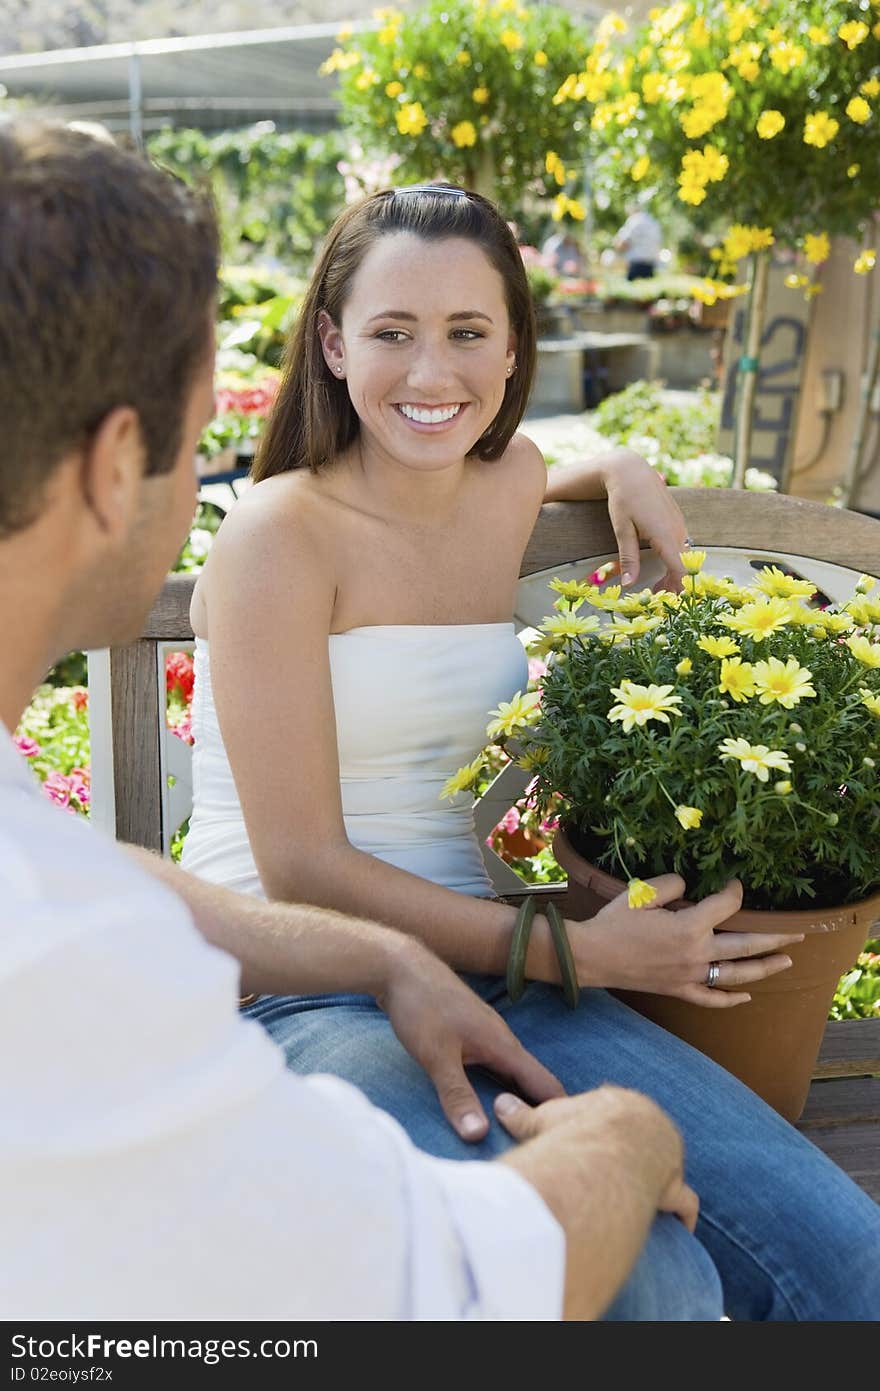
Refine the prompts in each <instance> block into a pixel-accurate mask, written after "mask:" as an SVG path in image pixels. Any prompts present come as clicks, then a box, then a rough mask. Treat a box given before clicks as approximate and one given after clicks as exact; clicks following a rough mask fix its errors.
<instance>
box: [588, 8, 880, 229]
mask: <svg viewBox="0 0 880 1391" xmlns="http://www.w3.org/2000/svg"><path fill="white" fill-rule="evenodd" d="M846 25H850V26H852V25H856V26H861V27H857V28H856V29H851V28H850V29H847V28H844V35H843V37H841V34H840V30H841V27H842V26H846ZM603 43H604V49H602V50H601V51H598V52H597V51H595V50H594V55H593V60H592V61H593V69H594V70H593V74H592V75H593V78H594V81H593V85H592V88H591V87H590V85H589V84H586V85H585V94H589V95H590V96H591V98H592V99H593V100H595V101H596V103H597V105H596V106H595V109H594V111H593V114H592V118H591V127H592V136H593V143H594V148H595V150H596V152H597V159H596V166H595V187H596V189H597V190H598V193H599V196H600V197H601V198H603V200H604V201H605V202H609V201H615V200H616V201H617V202H618V203H619V202H620V201H621V200H624V201H626V202H631V200H632V198H633V197H634V196H635V195H636V194H637V193H638V192H639V191H640V190H642V189H646V190H652V189H653V190H654V192H655V193H659V194H660V195H661V196H662V197H663V198H665V199H666V201H667V203H668V204H669V205H671V206H677V207H678V208H679V209H681V208H682V207H684V208H686V210H687V211H688V213H689V215H690V217H691V218H692V220H693V223H694V225H695V226H697V227H705V226H707V225H712V224H713V223H717V222H718V221H719V220H720V221H721V222H723V223H729V222H736V223H744V224H753V225H758V226H761V227H770V228H772V229H773V232H774V233H775V236H776V239H777V240H778V241H785V242H788V243H790V244H794V243H796V242H797V241H798V240H799V239H800V238H801V237H803V236H804V235H805V234H806V233H813V234H816V233H819V232H821V231H825V232H827V233H828V234H829V235H834V234H836V233H842V234H849V235H853V234H854V233H856V231H857V229H858V228H859V227H860V226H861V225H862V224H863V223H864V222H865V220H866V219H867V218H868V217H869V216H870V215H871V214H872V213H873V211H874V208H875V206H876V202H877V169H878V167H880V113H878V108H877V93H876V92H875V90H874V81H875V79H876V78H877V76H878V73H880V23H878V12H877V8H876V6H874V7H873V8H869V6H868V5H867V4H855V3H852V2H851V0H762V3H760V4H754V3H753V4H751V5H747V4H734V3H728V0H691V3H685V4H674V5H671V6H668V7H666V8H664V9H657V10H652V11H651V17H650V19H649V20H648V21H647V22H646V23H645V24H643V25H641V26H639V27H638V28H636V29H635V30H634V31H627V32H626V33H623V34H621V33H620V32H617V33H613V32H610V31H609V32H608V33H606V34H605V35H604V39H603ZM600 79H601V80H600ZM606 79H607V80H606ZM865 84H867V87H866V86H865ZM602 89H604V90H602ZM878 90H880V89H878ZM854 98H858V103H857V105H856V106H855V107H852V106H850V103H851V102H852V100H853V99H854ZM572 102H574V103H575V104H571V103H572ZM576 102H577V97H576V96H575V95H574V94H572V96H571V97H570V98H569V100H568V101H567V102H566V105H565V107H563V109H569V110H571V111H576V110H577V109H578V106H577V104H576ZM763 113H779V116H781V117H782V118H783V119H784V125H782V126H781V128H779V129H778V130H777V129H776V126H777V125H778V124H779V122H778V118H777V116H776V115H775V114H774V115H771V116H770V117H769V118H768V117H766V116H765V118H764V122H762V125H761V131H762V133H761V134H759V121H760V119H761V117H762V115H763ZM816 118H818V122H819V124H818V127H817V128H816V129H815V131H814V130H811V129H810V127H811V126H813V124H814V123H815V121H816ZM826 118H827V119H826ZM768 119H769V126H768V124H766V123H767V121H768ZM773 132H775V133H773ZM805 135H806V137H807V139H806V140H805ZM702 152H708V155H709V158H710V160H711V161H713V164H714V168H713V173H712V174H711V175H710V176H709V177H708V178H707V177H705V174H706V166H705V165H703V164H702ZM686 161H687V162H686ZM701 171H702V172H701Z"/></svg>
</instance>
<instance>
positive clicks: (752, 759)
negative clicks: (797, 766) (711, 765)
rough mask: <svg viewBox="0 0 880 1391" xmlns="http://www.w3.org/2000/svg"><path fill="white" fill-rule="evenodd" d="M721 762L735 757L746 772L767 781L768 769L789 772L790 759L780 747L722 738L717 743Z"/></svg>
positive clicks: (746, 740) (761, 780)
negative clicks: (772, 747) (773, 747)
mask: <svg viewBox="0 0 880 1391" xmlns="http://www.w3.org/2000/svg"><path fill="white" fill-rule="evenodd" d="M718 747H719V749H720V750H721V759H722V762H723V761H724V760H725V759H728V758H735V759H737V760H738V761H739V763H740V764H741V765H742V769H743V771H744V772H746V773H754V774H755V775H756V777H757V778H758V780H759V781H760V782H767V781H768V779H769V777H770V769H771V768H778V769H779V770H780V771H781V772H783V773H790V772H791V759H790V758H789V756H788V754H787V753H783V752H782V750H781V749H768V747H767V745H766V744H750V743H749V741H748V739H722V741H721V743H720V744H719V745H718Z"/></svg>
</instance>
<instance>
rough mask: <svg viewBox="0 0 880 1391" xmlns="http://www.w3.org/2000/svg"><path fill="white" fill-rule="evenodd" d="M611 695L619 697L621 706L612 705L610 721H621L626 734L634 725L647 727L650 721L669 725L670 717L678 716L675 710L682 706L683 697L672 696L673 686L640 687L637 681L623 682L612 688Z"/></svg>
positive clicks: (609, 712)
mask: <svg viewBox="0 0 880 1391" xmlns="http://www.w3.org/2000/svg"><path fill="white" fill-rule="evenodd" d="M611 694H612V695H615V696H617V699H618V700H619V702H620V704H619V705H612V707H611V709H610V710H609V711H608V718H609V720H612V721H613V720H621V721H622V723H623V732H624V734H629V732H630V730H631V729H632V728H633V726H634V725H645V724H647V723H648V720H660V721H661V722H662V723H663V724H669V716H670V714H671V715H678V714H679V713H680V712H679V711H678V710H676V709H675V706H676V705H680V704H681V696H677V695H673V694H672V687H671V686H655V685H650V686H640V685H638V684H637V683H636V682H635V681H627V680H624V681H621V683H620V685H619V686H612V687H611Z"/></svg>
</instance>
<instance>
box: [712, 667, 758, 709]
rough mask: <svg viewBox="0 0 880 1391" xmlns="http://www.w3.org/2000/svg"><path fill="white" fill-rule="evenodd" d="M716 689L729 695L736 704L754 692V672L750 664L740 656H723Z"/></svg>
mask: <svg viewBox="0 0 880 1391" xmlns="http://www.w3.org/2000/svg"><path fill="white" fill-rule="evenodd" d="M718 675H719V681H718V689H719V691H720V692H721V694H722V695H729V696H730V698H731V699H732V700H735V701H736V703H737V705H739V704H740V702H741V701H744V700H748V699H749V697H750V696H753V695H754V694H755V682H754V674H753V672H752V668H751V665H750V664H749V663H748V662H744V661H743V660H742V658H741V657H725V658H723V660H722V662H721V671H720V672H719V674H718Z"/></svg>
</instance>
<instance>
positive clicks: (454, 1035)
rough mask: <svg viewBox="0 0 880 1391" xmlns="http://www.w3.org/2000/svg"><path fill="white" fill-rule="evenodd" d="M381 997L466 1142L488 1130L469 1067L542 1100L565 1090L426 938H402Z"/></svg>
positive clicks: (382, 1003) (396, 1028) (487, 1123)
mask: <svg viewBox="0 0 880 1391" xmlns="http://www.w3.org/2000/svg"><path fill="white" fill-rule="evenodd" d="M376 999H377V1003H378V1004H379V1006H380V1008H381V1009H383V1010H384V1011H385V1013H386V1014H387V1015H388V1018H389V1019H390V1021H391V1026H392V1028H393V1029H394V1032H395V1033H396V1034H397V1037H398V1038H399V1039H400V1042H401V1043H402V1044H403V1046H404V1048H405V1049H406V1050H407V1052H408V1053H409V1054H410V1055H411V1056H412V1057H413V1058H415V1060H416V1062H418V1063H421V1065H422V1067H423V1068H424V1069H425V1071H426V1072H427V1074H428V1076H429V1077H430V1079H431V1081H432V1082H433V1083H434V1086H435V1087H436V1089H437V1096H438V1098H439V1101H440V1105H441V1106H442V1107H443V1112H444V1114H445V1116H446V1119H447V1120H448V1121H449V1124H450V1125H451V1126H452V1128H453V1130H455V1131H456V1133H457V1134H458V1135H459V1136H460V1137H461V1139H462V1140H466V1141H470V1142H473V1141H476V1140H482V1139H483V1138H484V1137H485V1135H486V1132H487V1131H488V1129H489V1122H488V1120H487V1118H486V1113H485V1111H484V1110H483V1108H482V1106H481V1105H480V1102H479V1100H478V1098H477V1094H476V1092H475V1091H474V1089H473V1087H472V1086H471V1083H470V1081H469V1079H468V1076H467V1074H466V1072H465V1067H469V1066H480V1067H482V1068H484V1069H486V1070H488V1071H490V1072H492V1073H493V1074H494V1075H495V1076H496V1077H497V1078H498V1079H499V1082H500V1083H501V1084H502V1085H505V1086H508V1087H511V1086H512V1087H515V1088H516V1090H517V1091H518V1092H521V1093H522V1095H523V1096H528V1097H531V1098H532V1099H533V1100H534V1101H537V1102H540V1101H549V1100H550V1099H551V1098H552V1097H560V1096H564V1095H565V1088H564V1087H563V1086H562V1083H561V1082H558V1081H557V1079H556V1078H555V1077H554V1076H553V1073H552V1072H548V1070H547V1068H546V1067H544V1066H543V1064H542V1063H539V1062H538V1060H537V1058H533V1057H532V1055H531V1053H527V1052H526V1050H525V1048H523V1046H522V1044H521V1043H520V1042H519V1040H518V1039H517V1038H515V1037H514V1035H513V1034H512V1033H511V1031H510V1029H509V1028H508V1027H507V1025H506V1024H505V1023H504V1020H503V1019H502V1018H501V1016H500V1015H499V1014H497V1013H496V1012H495V1010H494V1009H492V1008H491V1006H490V1005H487V1004H486V1003H485V1001H484V1000H481V999H480V997H479V995H476V994H475V993H474V991H473V990H471V989H470V988H469V987H468V986H467V985H465V984H464V982H463V981H461V980H459V978H458V976H457V975H455V973H454V972H453V971H451V970H450V969H449V967H448V966H446V965H445V964H444V963H443V962H442V961H440V959H439V958H438V957H436V956H434V954H433V952H430V951H428V950H427V948H425V947H423V946H422V945H421V944H420V943H418V942H416V941H413V940H412V939H401V942H400V945H399V948H398V949H397V950H395V953H394V956H393V959H392V960H391V964H390V968H389V972H388V983H387V986H386V988H385V990H383V991H382V992H381V993H379V994H378V995H377V997H376Z"/></svg>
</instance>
